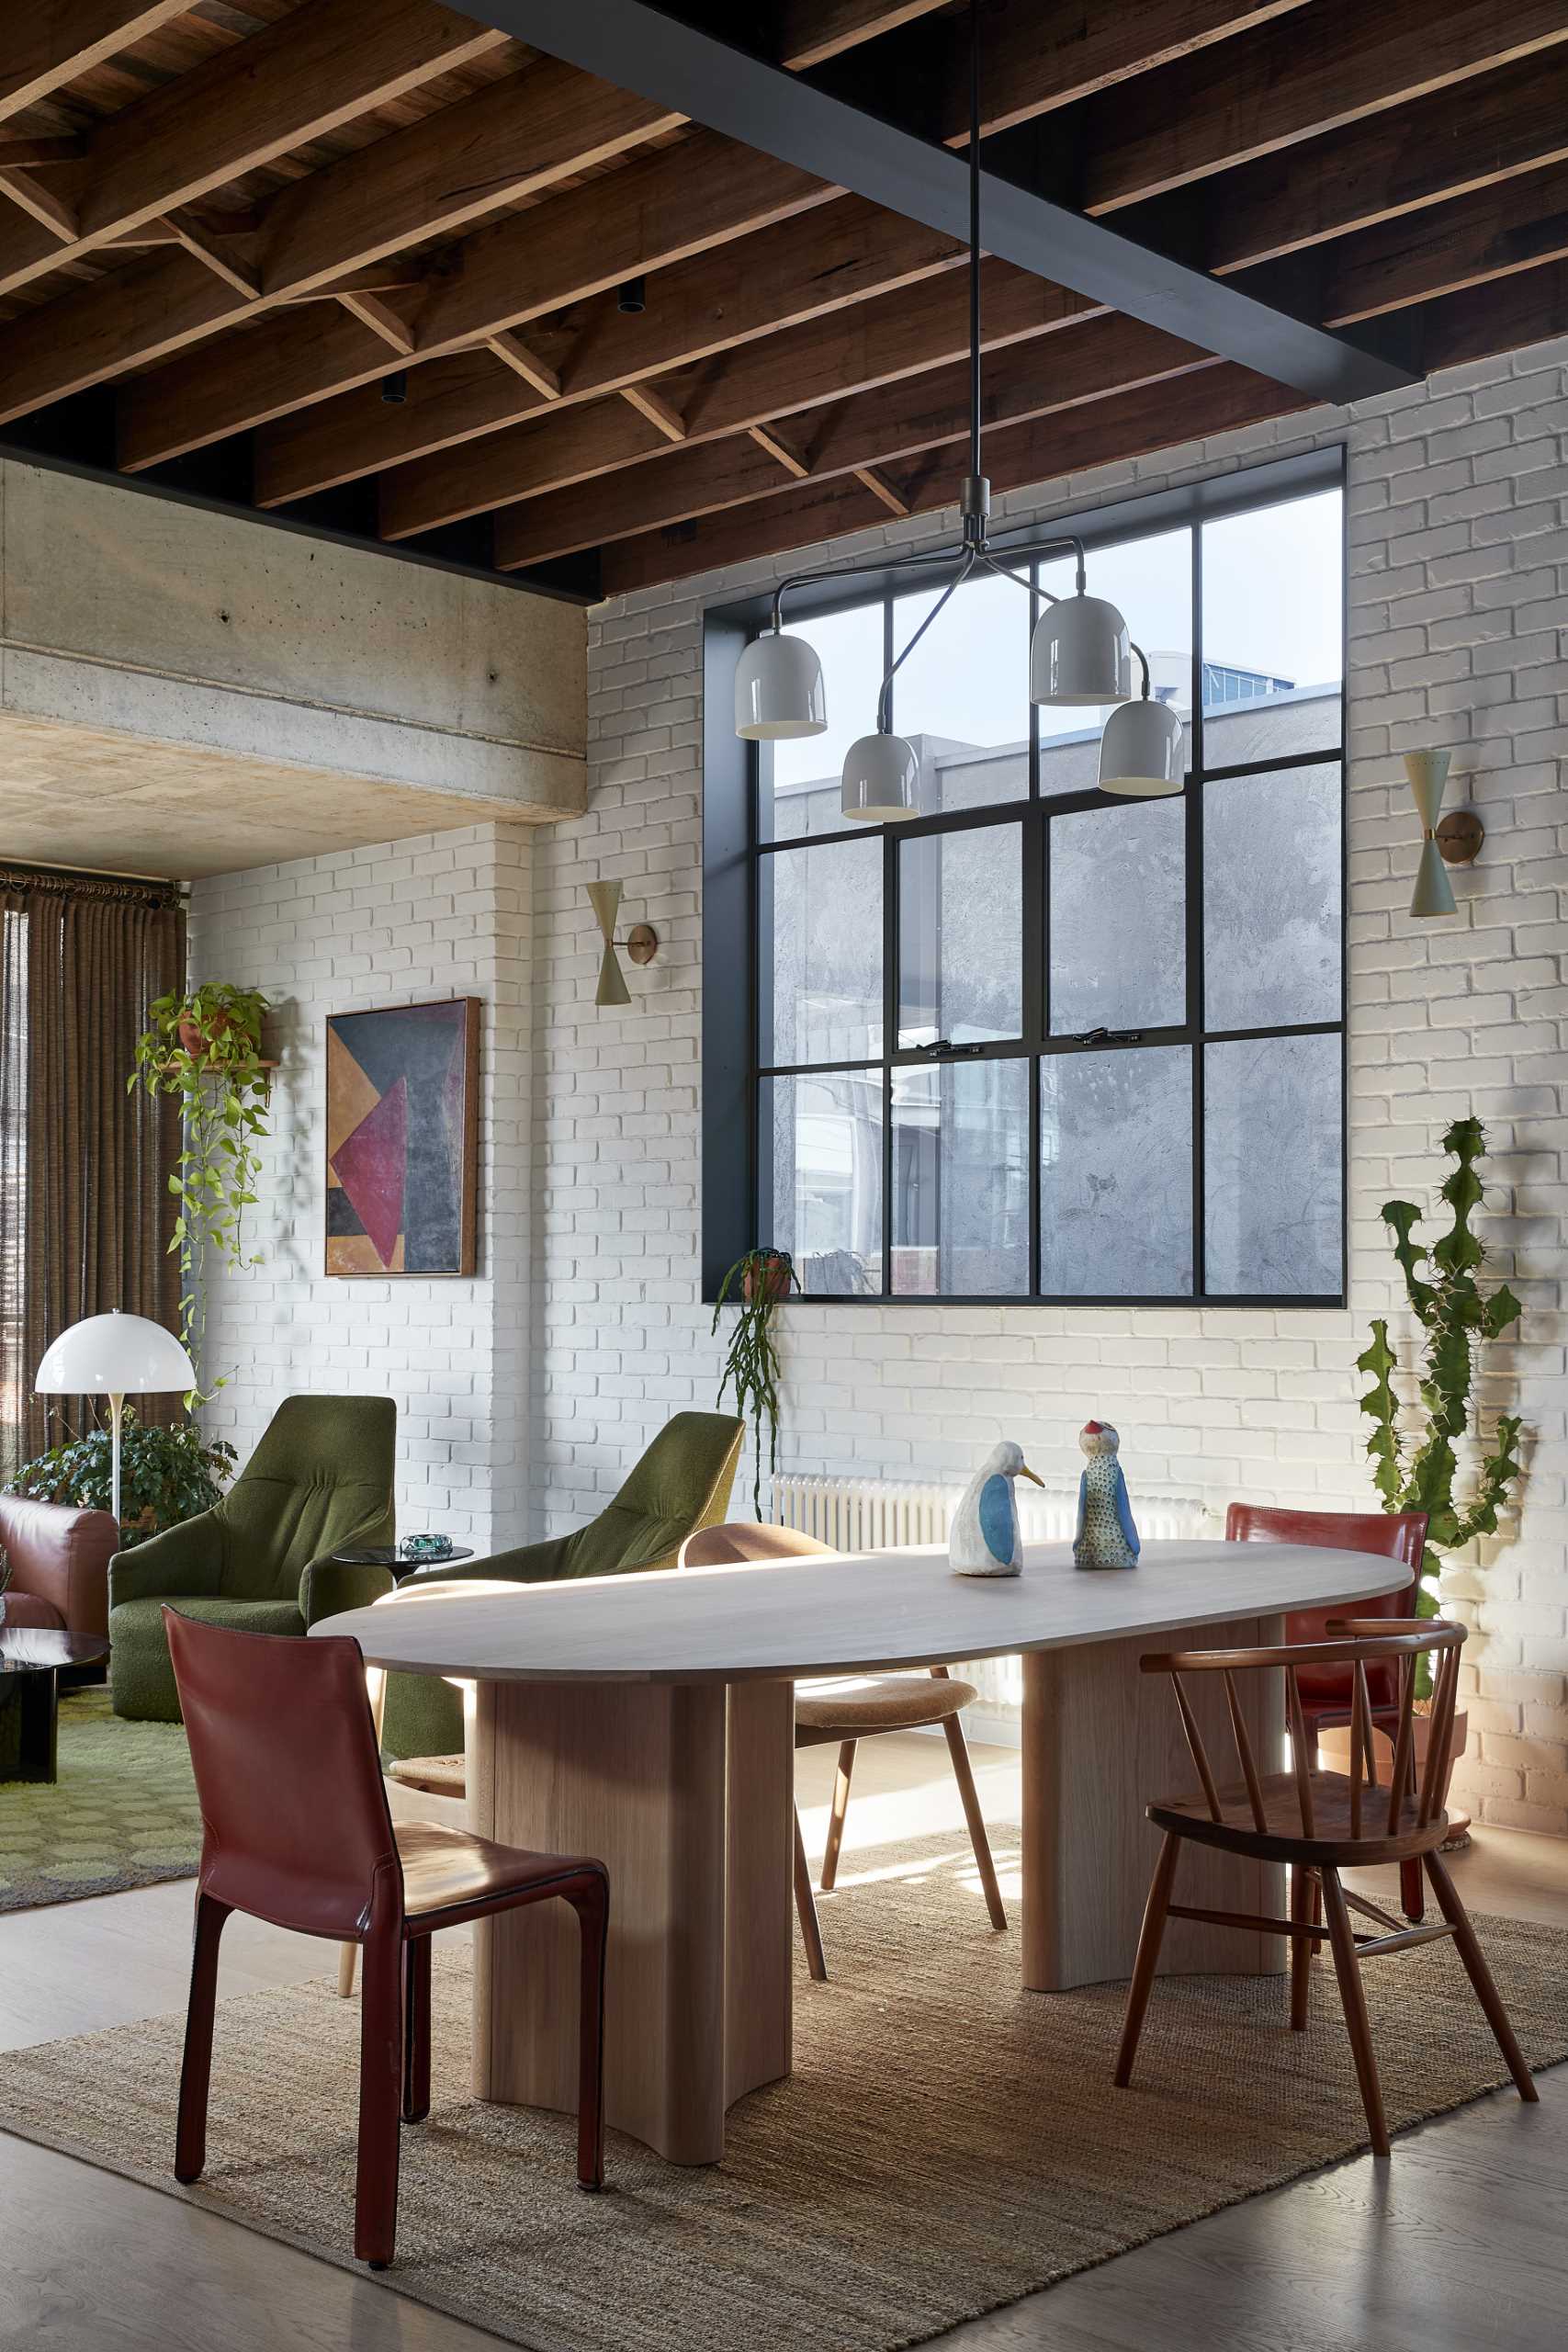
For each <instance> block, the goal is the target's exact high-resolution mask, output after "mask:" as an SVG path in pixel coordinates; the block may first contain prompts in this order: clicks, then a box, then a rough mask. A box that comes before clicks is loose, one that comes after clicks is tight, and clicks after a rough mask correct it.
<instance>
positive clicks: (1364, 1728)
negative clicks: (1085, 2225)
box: [1116, 1617, 1536, 2156]
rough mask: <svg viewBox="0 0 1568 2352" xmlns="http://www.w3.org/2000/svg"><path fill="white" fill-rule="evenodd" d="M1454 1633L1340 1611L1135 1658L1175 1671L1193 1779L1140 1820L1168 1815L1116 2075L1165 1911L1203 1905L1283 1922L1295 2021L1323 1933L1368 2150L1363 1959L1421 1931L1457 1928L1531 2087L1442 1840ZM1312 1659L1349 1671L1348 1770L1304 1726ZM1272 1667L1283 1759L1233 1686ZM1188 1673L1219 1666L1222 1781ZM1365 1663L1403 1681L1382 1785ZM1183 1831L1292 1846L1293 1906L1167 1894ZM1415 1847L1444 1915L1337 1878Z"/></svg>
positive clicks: (1272, 1857)
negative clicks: (1189, 1788) (1280, 1766)
mask: <svg viewBox="0 0 1568 2352" xmlns="http://www.w3.org/2000/svg"><path fill="white" fill-rule="evenodd" d="M1464 1639H1465V1629H1464V1627H1463V1626H1462V1625H1454V1624H1450V1623H1446V1622H1445V1621H1444V1620H1442V1619H1441V1618H1420V1619H1417V1618H1408V1619H1404V1620H1397V1619H1395V1620H1391V1619H1389V1618H1386V1617H1369V1618H1345V1619H1337V1620H1331V1621H1330V1623H1329V1626H1328V1629H1327V1634H1326V1635H1325V1639H1324V1640H1322V1641H1317V1642H1303V1643H1296V1644H1284V1645H1280V1647H1278V1648H1275V1649H1255V1650H1179V1651H1174V1652H1167V1653H1162V1654H1160V1655H1158V1656H1155V1657H1145V1658H1144V1659H1142V1660H1141V1661H1140V1663H1141V1665H1142V1668H1143V1670H1144V1672H1145V1674H1167V1675H1168V1676H1169V1677H1170V1680H1171V1688H1172V1691H1173V1692H1174V1695H1175V1699H1176V1704H1177V1709H1178V1712H1179V1715H1180V1718H1181V1727H1182V1730H1183V1732H1184V1733H1185V1735H1186V1738H1187V1745H1188V1748H1189V1750H1190V1754H1191V1758H1192V1763H1193V1768H1194V1770H1196V1772H1197V1776H1198V1781H1199V1785H1200V1792H1199V1793H1198V1794H1197V1795H1193V1796H1179V1797H1162V1798H1160V1799H1158V1800H1156V1803H1155V1804H1151V1805H1150V1806H1149V1807H1148V1809H1147V1810H1148V1818H1149V1820H1150V1821H1151V1822H1152V1823H1153V1824H1154V1825H1155V1826H1156V1828H1157V1829H1160V1830H1163V1831H1164V1833H1165V1842H1164V1844H1163V1846H1162V1847H1161V1849H1160V1854H1159V1860H1158V1861H1157V1862H1156V1865H1155V1874H1154V1883H1153V1885H1152V1886H1151V1888H1150V1890H1149V1899H1148V1907H1147V1909H1146V1911H1145V1915H1144V1925H1143V1932H1142V1934H1141V1935H1140V1937H1139V1939H1138V1953H1137V1960H1136V1962H1135V1964H1134V1970H1133V1981H1132V1984H1131V1985H1130V1986H1129V1988H1128V1993H1127V2009H1126V2017H1125V2021H1124V2023H1123V2027H1122V2044H1121V2049H1120V2051H1119V2052H1118V2054H1117V2060H1116V2082H1117V2085H1118V2087H1119V2088H1121V2089H1123V2090H1124V2089H1125V2088H1126V2087H1127V2086H1128V2084H1129V2083H1130V2082H1131V2080H1132V2076H1133V2064H1134V2059H1135V2057H1136V2055H1137V2050H1138V2040H1139V2036H1140V2033H1141V2031H1142V2029H1143V2022H1144V2016H1145V2010H1146V2009H1147V2007H1148V2002H1149V1994H1150V1992H1151V1990H1152V1988H1153V1985H1154V1978H1155V1971H1156V1967H1157V1966H1158V1964H1159V1953H1160V1944H1161V1941H1162V1939H1163V1937H1164V1934H1165V1923H1166V1921H1167V1919H1202V1920H1207V1921H1210V1922H1213V1923H1217V1924H1219V1925H1222V1926H1223V1925H1227V1924H1230V1925H1234V1926H1235V1927H1238V1928H1247V1929H1248V1930H1249V1931H1251V1932H1252V1933H1254V1934H1256V1933H1257V1932H1258V1931H1259V1930H1262V1931H1264V1932H1266V1933H1268V1932H1271V1933H1273V1934H1276V1935H1280V1936H1285V1937H1288V1938H1289V1939H1290V1943H1291V2024H1292V2028H1293V2029H1294V2030H1296V2031H1297V2032H1300V2031H1302V2030H1303V2029H1304V2028H1305V2025H1306V2022H1307V2002H1308V1993H1309V1989H1310V1977H1309V1969H1310V1965H1311V1959H1312V1953H1313V1951H1314V1948H1315V1947H1316V1946H1317V1945H1318V1944H1320V1943H1323V1942H1326V1943H1327V1944H1328V1947H1329V1950H1330V1951H1331V1953H1332V1954H1333V1959H1334V1970H1335V1975H1336V1977H1337V1981H1338V1986H1339V1996H1340V2000H1341V2002H1342V2003H1343V2006H1344V2010H1345V2022H1346V2026H1347V2028H1348V2031H1349V2036H1350V2048H1351V2052H1352V2055H1353V2057H1354V2059H1355V2063H1356V2077H1357V2081H1358V2083H1359V2086H1360V2093H1361V2103H1362V2106H1363V2107H1364V2108H1365V2109H1366V2117H1367V2129H1368V2131H1369V2134H1370V2136H1371V2143H1372V2152H1373V2154H1375V2155H1379V2156H1386V2155H1387V2154H1388V2153H1389V2142H1388V2125H1387V2122H1386V2120H1385V2119H1384V2115H1383V2104H1382V2086H1381V2084H1380V2082H1379V2079H1378V2067H1377V2058H1376V2055H1375V2053H1374V2052H1373V2049H1372V2040H1371V2025H1370V2023H1369V2020H1368V2016H1367V2002H1366V1994H1365V1990H1364V1987H1363V1985H1362V1983H1361V1964H1362V1962H1364V1961H1368V1960H1372V1959H1375V1958H1378V1957H1380V1956H1381V1955H1382V1954H1384V1953H1387V1952H1396V1951H1409V1950H1410V1949H1411V1948H1412V1947H1414V1946H1415V1945H1416V1944H1424V1943H1433V1942H1436V1941H1438V1939H1443V1938H1448V1937H1451V1938H1452V1939H1453V1941H1454V1944H1455V1945H1456V1947H1457V1948H1458V1951H1459V1955H1460V1958H1461V1961H1462V1962H1463V1963H1464V1968H1465V1973H1466V1974H1467V1975H1468V1976H1469V1978H1470V1981H1471V1984H1472V1985H1473V1986H1474V1988H1475V1993H1476V1996H1477V1998H1478V1999H1479V2001H1480V2003H1481V2006H1482V2007H1483V2010H1484V2011H1485V2013H1486V2019H1487V2023H1488V2024H1489V2025H1490V2026H1491V2028H1492V2031H1493V2033H1494V2035H1495V2038H1496V2041H1497V2046H1498V2048H1499V2049H1500V2050H1501V2052H1502V2053H1503V2056H1504V2057H1505V2059H1506V2061H1507V2065H1508V2071H1509V2073H1510V2074H1511V2075H1512V2076H1513V2078H1514V2082H1515V2084H1516V2085H1517V2089H1518V2094H1519V2097H1520V2098H1522V2099H1528V2100H1531V2101H1533V2100H1534V2099H1535V2097H1536V2088H1535V2085H1534V2083H1533V2081H1532V2080H1531V2078H1530V2073H1529V2067H1528V2066H1527V2065H1526V2064H1525V2061H1524V2057H1523V2054H1522V2052H1520V2049H1519V2045H1518V2042H1517V2041H1516V2039H1515V2036H1514V2030H1513V2027H1512V2026H1511V2025H1510V2024H1509V2022H1508V2016H1507V2012H1506V2009H1505V2008H1504V2007H1503V2002H1502V1998H1501V1996H1500V1995H1499V1994H1498V1991H1497V1987H1496V1985H1495V1984H1494V1982H1493V1980H1492V1973H1491V1971H1490V1970H1489V1968H1488V1967H1487V1965H1486V1961H1485V1956H1484V1954H1483V1951H1482V1949H1481V1946H1480V1943H1479V1941H1478V1940H1477V1938H1476V1934H1475V1930H1474V1928H1472V1926H1471V1923H1470V1920H1469V1917H1468V1916H1467V1915H1466V1912H1465V1908H1464V1905H1463V1904H1462V1903H1461V1901H1460V1898H1459V1894H1458V1891H1457V1889H1456V1888H1455V1886H1454V1883H1453V1881H1452V1879H1451V1878H1450V1876H1449V1873H1448V1871H1447V1870H1446V1869H1445V1867H1444V1865H1443V1862H1442V1860H1441V1858H1440V1857H1439V1855H1438V1847H1439V1846H1440V1845H1441V1843H1442V1841H1443V1837H1444V1834H1445V1832H1446V1831H1447V1828H1448V1815H1447V1814H1446V1813H1445V1811H1444V1809H1443V1803H1442V1797H1443V1789H1444V1785H1445V1782H1446V1780H1447V1766H1446V1758H1447V1753H1448V1742H1449V1738H1450V1735H1451V1732H1452V1727H1453V1716H1454V1704H1455V1697H1456V1693H1457V1691H1458V1688H1459V1660H1460V1652H1461V1649H1462V1647H1463V1646H1464ZM1423 1658H1429V1659H1430V1660H1431V1661H1432V1673H1433V1693H1432V1730H1431V1737H1430V1740H1429V1743H1428V1746H1427V1761H1426V1765H1425V1769H1424V1770H1423V1771H1422V1773H1421V1774H1420V1777H1419V1779H1417V1775H1416V1763H1415V1729H1414V1713H1413V1709H1414V1703H1415V1696H1416V1672H1417V1668H1418V1667H1419V1664H1420V1661H1421V1660H1422V1659H1423ZM1319 1668H1335V1669H1336V1670H1337V1671H1341V1672H1348V1675H1349V1678H1350V1684H1351V1709H1350V1770H1349V1772H1348V1774H1344V1773H1325V1772H1320V1771H1318V1770H1316V1767H1315V1761H1314V1758H1315V1747H1314V1741H1313V1739H1312V1737H1311V1736H1310V1735H1309V1733H1308V1730H1307V1726H1306V1717H1305V1710H1304V1707H1303V1697H1302V1678H1303V1675H1304V1674H1307V1673H1311V1672H1314V1671H1316V1670H1317V1669H1319ZM1269 1670H1282V1671H1283V1675H1284V1680H1285V1701H1286V1718H1287V1722H1288V1724H1289V1727H1290V1734H1291V1746H1292V1757H1293V1760H1292V1770H1290V1771H1288V1772H1260V1771H1259V1770H1258V1762H1257V1759H1256V1758H1255V1757H1254V1755H1253V1752H1252V1746H1251V1742H1250V1740H1249V1739H1248V1737H1247V1719H1246V1716H1245V1714H1244V1713H1243V1711H1242V1708H1241V1706H1240V1704H1239V1702H1238V1700H1237V1697H1236V1691H1235V1678H1236V1676H1237V1675H1239V1674H1244V1673H1246V1674H1250V1673H1257V1672H1259V1671H1269ZM1195 1674H1220V1675H1223V1676H1224V1686H1225V1697H1226V1700H1227V1702H1228V1708H1229V1715H1230V1722H1231V1727H1232V1730H1233V1733H1234V1735H1235V1748H1236V1759H1237V1762H1238V1764H1239V1767H1240V1771H1241V1778H1240V1780H1239V1781H1235V1782H1226V1783H1224V1784H1222V1783H1221V1782H1220V1781H1217V1780H1216V1777H1215V1773H1214V1770H1213V1765H1212V1763H1211V1761H1210V1758H1209V1755H1208V1751H1207V1749H1206V1747H1205V1745H1204V1741H1203V1736H1202V1733H1201V1730H1200V1728H1199V1726H1198V1723H1197V1721H1196V1718H1195V1716H1194V1714H1193V1711H1192V1708H1191V1706H1190V1702H1189V1700H1188V1697H1187V1693H1186V1691H1185V1690H1184V1688H1183V1678H1184V1677H1186V1676H1189V1675H1195ZM1374 1674H1377V1675H1379V1676H1390V1677H1392V1678H1393V1687H1395V1688H1396V1689H1397V1691H1398V1705H1397V1713H1396V1721H1395V1726H1394V1736H1393V1767H1392V1770H1391V1774H1390V1784H1389V1786H1388V1787H1387V1788H1386V1789H1385V1788H1382V1787H1381V1786H1380V1785H1379V1782H1378V1777H1377V1775H1378V1765H1377V1756H1376V1751H1375V1748H1374V1745H1373V1739H1372V1717H1373V1709H1372V1703H1371V1678H1372V1677H1373V1675H1374ZM1189 1840H1190V1841H1191V1842H1193V1843H1195V1844H1199V1845H1204V1846H1211V1847H1218V1848H1220V1849H1223V1850H1224V1851H1225V1852H1227V1853H1232V1854H1237V1855H1245V1856H1250V1857H1252V1858H1253V1859H1256V1860H1265V1861H1272V1862H1288V1863H1289V1864H1290V1866H1291V1917H1289V1918H1288V1919H1273V1918H1257V1917H1250V1916H1248V1915H1247V1914H1245V1913H1241V1912H1217V1911H1209V1910H1196V1909H1190V1908H1189V1907H1188V1906H1187V1905H1183V1904H1179V1903H1174V1902H1172V1900H1171V1890H1172V1887H1173V1885H1174V1883H1175V1879H1176V1871H1177V1864H1178V1862H1179V1859H1180V1855H1181V1849H1182V1846H1183V1844H1184V1842H1186V1841H1189ZM1410 1861H1416V1862H1418V1863H1419V1865H1420V1867H1421V1868H1422V1869H1423V1870H1424V1871H1425V1872H1426V1874H1427V1880H1428V1882H1429V1883H1430V1885H1431V1889H1432V1893H1433V1894H1434V1896H1435V1897H1436V1899H1437V1904H1438V1910H1439V1911H1440V1912H1441V1913H1442V1918H1441V1920H1440V1921H1433V1922H1431V1923H1429V1924H1419V1925H1412V1924H1410V1922H1409V1921H1408V1920H1398V1919H1394V1918H1391V1917H1389V1916H1388V1915H1387V1914H1386V1913H1385V1912H1383V1911H1382V1910H1380V1909H1379V1907H1378V1905H1376V1904H1372V1903H1368V1902H1366V1901H1365V1900H1363V1898H1362V1897H1361V1896H1359V1895H1357V1894H1349V1893H1348V1892H1347V1890H1346V1889H1345V1887H1344V1886H1343V1885H1342V1884H1341V1882H1340V1875H1339V1874H1340V1872H1341V1871H1343V1870H1351V1869H1357V1870H1359V1869H1364V1868H1366V1867H1368V1866H1369V1865H1371V1864H1376V1863H1380V1862H1399V1863H1405V1862H1410ZM1352 1913H1356V1914H1358V1915H1359V1916H1360V1917H1366V1918H1369V1919H1371V1921H1372V1922H1373V1924H1374V1926H1375V1928H1376V1929H1377V1932H1376V1933H1375V1934H1359V1933H1358V1932H1357V1931H1356V1929H1355V1927H1354V1925H1353V1922H1352V1918H1351V1914H1352ZM1324 1919H1326V1925H1325V1924H1324Z"/></svg>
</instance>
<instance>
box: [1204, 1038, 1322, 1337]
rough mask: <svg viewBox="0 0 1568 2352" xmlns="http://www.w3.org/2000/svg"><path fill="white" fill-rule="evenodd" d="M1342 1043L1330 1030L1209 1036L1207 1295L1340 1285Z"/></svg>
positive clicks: (1296, 1293)
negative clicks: (1221, 1042)
mask: <svg viewBox="0 0 1568 2352" xmlns="http://www.w3.org/2000/svg"><path fill="white" fill-rule="evenodd" d="M1340 1050H1341V1048H1340V1039H1339V1037H1338V1035H1337V1034H1335V1035H1328V1036H1317V1037H1258V1038H1249V1039H1247V1041H1246V1042H1244V1043H1239V1044H1235V1045H1226V1046H1209V1048H1208V1050H1207V1055H1206V1058H1205V1062H1204V1073H1203V1082H1204V1091H1205V1108H1204V1118H1205V1126H1204V1155H1203V1157H1204V1170H1205V1173H1204V1205H1205V1221H1206V1228H1207V1239H1206V1250H1207V1261H1206V1274H1205V1279H1206V1282H1207V1286H1208V1289H1209V1291H1210V1293H1211V1295H1224V1294H1226V1293H1233V1294H1237V1295H1241V1296H1244V1297H1245V1296H1251V1295H1268V1296H1270V1297H1272V1296H1286V1297H1307V1298H1318V1297H1324V1296H1329V1297H1336V1296H1337V1295H1338V1293H1339V1290H1340V1286H1341V1279H1342V1277H1341V1266H1340V1230H1341V1203H1340V1189H1341V1188H1340V1126H1341V1122H1342V1120H1343V1117H1344V1088H1343V1083H1342V1080H1341V1074H1340Z"/></svg>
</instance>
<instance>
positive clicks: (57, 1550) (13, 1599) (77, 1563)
mask: <svg viewBox="0 0 1568 2352" xmlns="http://www.w3.org/2000/svg"><path fill="white" fill-rule="evenodd" d="M118 1543H119V1532H118V1529H117V1528H116V1526H115V1523H114V1521H113V1520H112V1518H111V1517H110V1516H109V1514H108V1512H107V1510H76V1509H75V1508H74V1507H73V1506H72V1505H69V1504H66V1503H40V1502H33V1501H31V1500H30V1499H29V1498H28V1497H27V1496H26V1495H0V1551H3V1552H4V1553H5V1555H6V1558H7V1559H8V1560H9V1562H10V1564H11V1582H10V1587H9V1589H8V1590H7V1592H6V1624H7V1625H41V1626H46V1627H48V1628H49V1629H50V1630H51V1632H55V1633H64V1634H107V1631H108V1623H109V1562H110V1560H111V1559H112V1558H113V1557H114V1555H115V1550H116V1547H117V1546H118ZM104 1672H105V1669H104V1668H102V1667H101V1666H98V1667H74V1668H66V1669H65V1672H64V1679H66V1680H68V1681H76V1682H89V1681H90V1682H101V1681H102V1680H103V1679H104Z"/></svg>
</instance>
